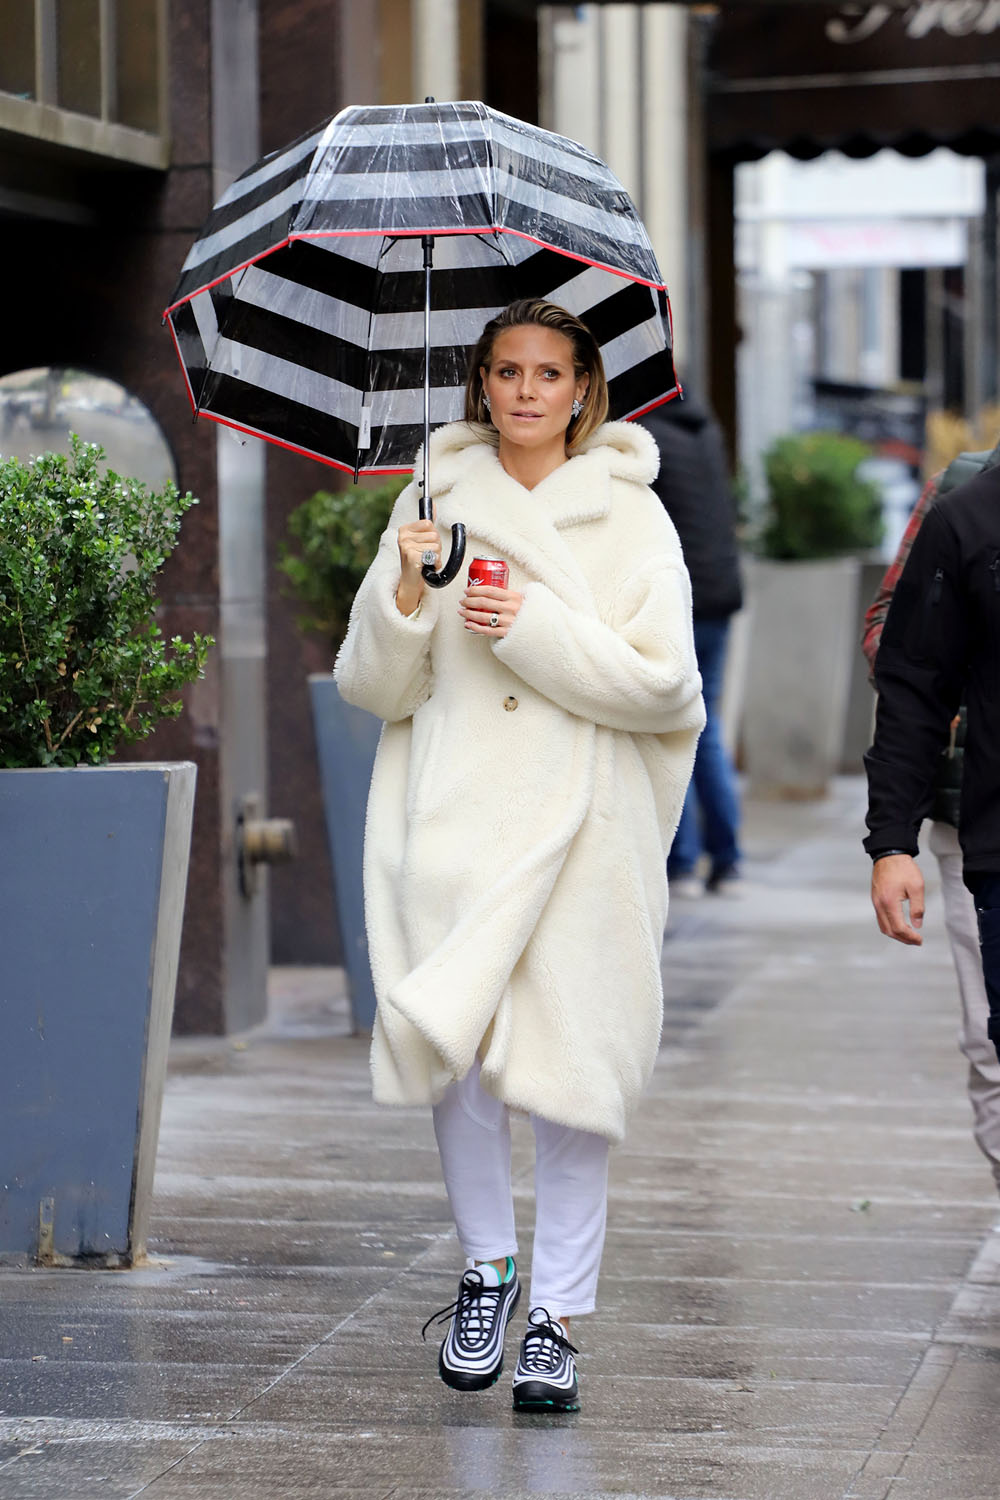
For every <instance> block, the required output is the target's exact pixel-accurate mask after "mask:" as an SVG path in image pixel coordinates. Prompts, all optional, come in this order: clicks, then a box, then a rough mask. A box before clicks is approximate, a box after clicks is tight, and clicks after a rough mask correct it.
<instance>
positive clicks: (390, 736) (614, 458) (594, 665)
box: [335, 422, 704, 1141]
mask: <svg viewBox="0 0 1000 1500" xmlns="http://www.w3.org/2000/svg"><path fill="white" fill-rule="evenodd" d="M490 433H491V429H486V428H482V427H479V426H475V425H470V424H467V423H465V422H457V423H454V424H452V425H450V426H447V427H443V428H440V429H439V430H438V431H437V432H436V433H434V435H433V436H432V438H431V481H432V484H433V487H434V493H435V506H436V522H437V524H438V527H439V529H440V530H441V531H442V535H443V536H445V537H446V535H447V529H448V527H449V526H450V524H451V522H452V521H455V520H461V521H464V522H465V524H466V526H467V528H468V536H469V547H468V554H467V555H468V557H469V558H470V559H471V558H473V557H477V556H483V557H495V558H503V559H504V560H505V561H506V562H507V563H508V564H509V566H510V587H511V588H512V589H517V590H520V591H522V592H523V595H524V602H523V604H522V606H521V609H520V611H519V613H518V616H517V619H516V620H515V622H514V624H513V626H512V628H511V629H510V631H509V632H508V634H507V636H506V637H505V638H504V639H499V638H491V637H486V636H482V635H477V634H475V633H473V632H471V631H467V630H465V628H464V626H463V623H462V619H461V617H460V615H459V613H458V604H459V601H460V592H461V587H462V583H461V582H460V581H457V582H456V584H455V586H453V587H451V588H446V589H442V590H440V591H438V590H433V589H427V590H425V592H424V596H423V600H422V604H421V608H420V610H419V611H418V613H417V614H416V616H415V617H411V618H404V616H403V615H401V614H400V613H399V611H398V610H397V608H396V605H395V598H394V596H395V590H396V586H397V584H398V582H399V554H398V550H397V545H396V532H397V530H398V528H399V527H400V526H401V525H403V524H404V523H405V522H407V521H409V520H411V519H412V518H413V517H414V516H415V515H416V510H417V504H416V493H417V492H416V489H415V487H414V485H412V484H411V485H409V486H408V487H407V488H406V489H405V490H404V491H403V493H402V495H401V496H400V497H399V500H398V502H397V504H396V507H395V509H394V511H393V514H392V517H391V519H390V521H389V526H388V528H387V530H386V532H385V534H384V535H383V537H382V540H381V544H380V547H379V550H378V554H377V555H376V558H375V560H374V562H373V563H372V565H371V568H370V569H369V571H368V574H367V576H366V577H365V580H364V582H363V583H362V585H361V588H360V589H359V591H358V595H357V598H356V600H355V603H354V608H353V611H352V613H351V622H350V628H349V630H348V633H347V637H346V639H345V641H344V644H343V647H342V648H341V651H340V653H339V656H338V659H337V664H336V667H335V675H336V680H337V683H338V685H339V688H340V692H341V694H342V696H343V697H344V698H345V699H347V701H348V702H349V703H355V704H358V705H360V706H361V707H362V708H366V709H369V710H370V711H371V712H372V713H374V714H377V715H378V716H379V717H380V718H382V719H384V720H385V727H384V729H383V731H382V737H381V740H380V742H379V749H378V754H377V757H376V761H375V770H374V774H373V777H372V783H371V792H370V795H369V801H368V821H367V832H366V841H365V910H366V921H367V926H368V938H369V951H370V954H371V960H372V975H373V978H374V981H375V991H376V995H377V997H378V1011H377V1016H376V1021H375V1030H374V1036H373V1041H372V1077H373V1084H374V1093H375V1098H376V1099H377V1100H378V1101H379V1102H381V1103H387V1104H416V1103H434V1102H436V1101H437V1100H438V1099H440V1097H441V1095H442V1093H443V1092H444V1090H445V1089H446V1088H447V1086H448V1085H449V1084H450V1083H451V1082H452V1081H453V1080H454V1079H456V1078H460V1077H462V1076H463V1075H464V1074H465V1073H466V1072H467V1071H468V1069H469V1067H470V1066H471V1064H472V1063H473V1062H474V1060H475V1058H476V1055H477V1053H478V1054H479V1056H480V1058H481V1060H482V1080H483V1084H484V1086H485V1087H486V1088H487V1089H488V1090H489V1091H490V1092H492V1093H493V1094H495V1095H496V1096H497V1097H498V1098H500V1099H502V1100H503V1101H504V1102H505V1103H506V1104H508V1105H510V1106H511V1107H513V1108H516V1109H521V1110H526V1111H528V1112H530V1113H534V1114H538V1115H541V1116H543V1117H544V1118H546V1119H549V1120H553V1121H555V1122H557V1123H559V1124H565V1125H570V1126H573V1127H575V1128H577V1129H581V1130H587V1131H593V1132H595V1133H598V1134H600V1135H603V1136H605V1137H607V1139H608V1140H610V1141H619V1140H620V1139H621V1138H622V1136H623V1134H624V1130H625V1124H626V1119H627V1116H628V1113H629V1110H630V1108H631V1107H632V1105H633V1104H634V1103H635V1101H636V1100H637V1098H638V1097H639V1094H640V1092H641V1091H642V1089H643V1087H644V1086H645V1084H646V1082H647V1080H648V1077H649V1074H650V1072H651V1070H652V1067H653V1063H654V1061H655V1058H656V1052H657V1048H658V1045H659V1035H660V1026H661V1019H662V983H661V976H660V949H661V943H662V937H663V927H664V922H665V920H666V912H667V883H666V873H665V862H666V856H667V851H668V849H669V847H670V843H671V840H672V838H673V834H674V830H675V828H676V825H677V822H678V819H679V817H680V812H681V806H682V804H683V800H684V793H685V790H686V788H687V784H688V780H689V777H690V774H691V766H692V763H693V760H694V751H695V745H696V742H697V739H698V734H699V732H700V730H701V728H702V726H703V724H704V708H703V705H702V699H701V680H700V678H699V675H698V668H697V663H696V660H695V653H694V641H693V636H692V626H691V598H690V589H689V585H688V578H687V573H686V571H685V568H684V563H683V560H682V556H681V549H680V544H679V543H678V540H677V534H676V532H675V531H674V528H673V525H672V524H671V522H670V520H669V519H668V518H667V516H666V514H665V512H664V510H663V507H662V506H661V504H660V502H659V500H658V499H657V498H656V496H655V495H654V494H653V492H652V491H651V490H650V489H649V488H648V485H649V482H650V480H651V479H653V478H654V477H655V475H656V472H657V468H658V464H659V455H658V452H657V449H656V445H655V443H654V442H653V439H652V438H651V437H650V435H649V434H648V433H647V432H646V431H645V430H644V429H643V428H641V427H636V426H634V425H632V424H631V423H625V422H613V423H607V424H605V425H604V426H603V427H601V428H599V429H598V430H597V431H596V432H595V433H594V434H593V435H592V436H591V438H590V439H589V440H588V441H587V443H586V444H585V445H584V449H583V451H582V452H580V453H579V454H578V455H577V456H576V457H574V458H572V459H570V460H569V461H568V462H566V463H565V464H563V465H562V466H561V467H560V468H558V469H556V470H555V471H554V472H553V473H552V474H550V475H548V477H547V478H546V479H544V480H543V481H542V483H541V484H539V485H537V486H536V487H535V488H534V489H533V490H527V489H525V488H524V487H523V486H522V485H520V484H519V483H518V482H517V481H516V480H515V479H513V478H511V477H510V475H508V474H507V473H506V471H505V470H504V469H503V468H502V466H501V464H500V460H499V457H498V454H497V450H496V447H495V446H494V444H493V442H492V441H491V440H490ZM492 436H493V438H494V439H495V433H494V434H492ZM421 468H422V461H421V460H419V459H418V464H417V469H418V471H419V470H420V469H421Z"/></svg>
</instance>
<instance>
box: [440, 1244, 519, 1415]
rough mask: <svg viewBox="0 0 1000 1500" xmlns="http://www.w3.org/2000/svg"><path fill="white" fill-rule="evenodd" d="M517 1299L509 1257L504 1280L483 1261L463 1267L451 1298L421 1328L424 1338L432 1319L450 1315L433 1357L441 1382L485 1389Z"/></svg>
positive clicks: (499, 1365)
mask: <svg viewBox="0 0 1000 1500" xmlns="http://www.w3.org/2000/svg"><path fill="white" fill-rule="evenodd" d="M520 1300H521V1283H520V1282H519V1281H518V1279H517V1267H516V1266H515V1264H514V1262H513V1261H512V1260H511V1258H510V1256H508V1257H507V1275H506V1278H505V1279H504V1280H503V1281H501V1280H500V1276H499V1274H498V1272H497V1269H496V1267H495V1266H492V1265H490V1264H489V1262H488V1261H487V1262H486V1263H485V1264H484V1265H481V1266H475V1267H473V1268H472V1269H471V1270H468V1271H466V1273H465V1275H464V1276H463V1277H462V1279H461V1281H460V1282H459V1283H458V1296H457V1297H456V1299H455V1301H454V1302H452V1303H450V1304H449V1306H448V1307H443V1308H442V1309H441V1311H440V1312H437V1313H435V1314H434V1316H433V1317H431V1318H428V1319H427V1322H426V1323H425V1324H424V1326H423V1329H422V1330H421V1334H422V1337H424V1338H426V1336H427V1330H428V1328H429V1327H430V1326H431V1324H432V1323H439V1322H443V1321H444V1320H445V1318H451V1326H450V1327H449V1329H448V1332H447V1334H446V1336H445V1340H444V1343H443V1344H442V1345H441V1352H440V1354H439V1355H438V1370H439V1371H440V1374H441V1379H442V1380H443V1381H444V1383H445V1385H450V1386H451V1387H452V1389H453V1390H456V1391H484V1390H486V1388H487V1386H491V1385H493V1383H494V1381H495V1380H496V1379H497V1377H498V1376H499V1374H500V1371H501V1370H502V1369H503V1336H504V1334H505V1333H506V1331H507V1324H508V1323H509V1322H510V1320H511V1318H512V1317H513V1316H514V1309H515V1308H516V1307H517V1304H518V1302H519V1301H520Z"/></svg>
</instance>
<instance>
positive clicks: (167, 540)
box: [0, 434, 213, 768]
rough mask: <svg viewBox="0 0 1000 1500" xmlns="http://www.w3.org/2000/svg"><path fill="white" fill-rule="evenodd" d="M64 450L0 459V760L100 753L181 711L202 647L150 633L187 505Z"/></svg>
mask: <svg viewBox="0 0 1000 1500" xmlns="http://www.w3.org/2000/svg"><path fill="white" fill-rule="evenodd" d="M104 457H105V455H104V452H103V450H102V449H101V448H99V447H98V446H97V445H96V444H94V443H84V442H82V441H81V439H80V438H78V437H77V436H76V434H73V435H72V456H71V457H70V458H69V459H67V458H66V457H65V456H64V455H62V454H57V453H43V454H42V455H41V456H40V457H37V458H34V459H32V460H31V461H30V462H28V463H23V462H22V461H21V460H20V459H16V458H6V459H0V766H2V767H6V768H11V767H19V766H75V765H79V764H80V763H81V762H86V763H90V764H95V765H96V764H100V763H101V762H103V761H106V760H107V759H108V757H109V756H110V755H112V754H113V753H114V751H115V750H117V749H118V748H119V746H121V745H124V744H128V743H129V742H131V741H134V740H140V739H144V738H145V737H146V736H147V735H148V734H149V733H150V732H151V731H152V729H153V727H154V725H155V724H156V723H157V722H158V721H159V720H160V719H162V718H167V717H174V716H176V715H177V714H179V713H180V711H181V701H180V698H179V696H178V694H179V691H180V689H181V688H182V687H183V685H184V684H185V683H187V682H192V681H193V680H194V679H195V678H196V677H199V676H201V673H202V670H203V668H204V664H205V657H206V655H207V652H208V649H209V647H210V646H211V645H212V644H213V643H212V640H211V638H210V637H208V636H200V635H196V636H195V637H194V640H193V641H190V642H187V641H183V640H181V639H180V637H179V636H175V637H174V638H173V639H172V640H171V641H170V643H169V648H170V649H169V650H168V645H167V642H166V641H165V640H164V639H163V635H162V632H161V631H160V629H159V627H158V625H157V623H156V615H155V611H156V606H157V600H156V599H155V597H154V593H153V585H154V580H155V576H156V574H157V572H158V571H159V569H160V568H161V567H162V565H163V563H164V561H165V559H166V558H167V557H168V555H169V554H170V552H171V551H172V550H173V548H174V546H175V544H176V542H177V536H178V532H179V530H180V524H181V517H182V516H183V514H184V512H185V511H186V510H187V509H188V508H189V506H191V505H194V504H195V503H196V502H195V500H194V498H193V496H191V495H183V496H181V495H179V494H178V492H177V488H176V486H175V485H173V484H167V485H166V486H165V487H164V488H163V489H162V490H160V491H155V492H154V491H150V490H149V489H148V488H147V486H146V485H144V484H140V483H139V482H138V481H134V480H131V479H122V478H120V477H119V476H118V475H117V474H114V473H112V472H110V471H108V472H106V473H103V474H102V473H101V471H100V469H99V467H98V465H99V463H100V462H101V461H102V460H103V459H104Z"/></svg>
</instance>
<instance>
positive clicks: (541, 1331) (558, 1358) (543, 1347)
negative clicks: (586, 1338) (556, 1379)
mask: <svg viewBox="0 0 1000 1500" xmlns="http://www.w3.org/2000/svg"><path fill="white" fill-rule="evenodd" d="M536 1311H537V1312H540V1313H544V1314H545V1321H544V1322H538V1323H534V1322H531V1321H530V1319H529V1322H528V1327H527V1329H526V1330H525V1334H524V1339H523V1342H522V1344H521V1366H522V1368H523V1369H525V1370H529V1371H530V1372H531V1373H532V1374H535V1375H551V1374H552V1372H553V1371H554V1370H558V1368H559V1366H560V1365H561V1364H562V1362H563V1358H564V1350H568V1351H569V1352H570V1354H579V1352H580V1351H579V1349H578V1348H577V1347H576V1345H575V1344H571V1343H570V1341H569V1339H568V1338H567V1337H566V1335H565V1333H564V1332H563V1330H562V1325H561V1324H559V1323H557V1322H556V1320H555V1318H553V1317H552V1315H551V1313H550V1312H549V1311H548V1309H547V1308H545V1307H539V1308H537V1309H535V1308H533V1309H532V1312H531V1317H532V1318H534V1316H535V1312H536Z"/></svg>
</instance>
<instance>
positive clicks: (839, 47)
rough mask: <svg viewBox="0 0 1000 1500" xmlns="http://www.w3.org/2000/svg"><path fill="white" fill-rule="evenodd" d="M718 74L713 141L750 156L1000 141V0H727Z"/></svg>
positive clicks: (713, 60) (986, 148)
mask: <svg viewBox="0 0 1000 1500" xmlns="http://www.w3.org/2000/svg"><path fill="white" fill-rule="evenodd" d="M708 72H709V90H710V92H711V94H712V95H713V98H712V102H711V106H710V108H709V111H708V115H707V125H708V134H709V142H710V145H711V146H712V147H713V149H716V150H724V151H732V152H734V153H735V154H736V155H737V156H742V157H744V158H750V157H753V156H760V155H762V154H763V153H764V151H766V150H768V149H771V148H772V147H774V146H778V145H782V144H784V143H786V142H787V143H788V148H789V149H792V150H794V151H795V152H796V153H797V154H801V155H804V156H805V155H809V154H815V153H816V151H817V150H822V149H825V148H827V147H840V149H843V150H848V151H852V152H853V153H854V154H858V155H864V154H865V152H866V150H868V149H876V148H877V147H878V146H880V145H896V144H898V145H899V146H900V148H901V149H903V150H910V151H914V152H917V153H918V154H919V152H921V151H926V150H929V149H930V148H931V147H932V146H933V145H935V144H939V143H942V144H951V145H954V146H955V147H956V149H959V150H964V151H969V152H971V153H973V154H983V155H987V154H993V153H995V152H998V151H1000V110H998V105H997V96H998V92H1000V0H912V3H911V4H902V5H899V4H891V3H889V0H878V3H855V4H839V5H822V4H817V5H812V4H810V5H804V4H799V5H780V4H774V3H772V4H769V5H758V4H754V3H731V4H729V5H726V4H721V5H720V6H719V9H718V12H717V16H716V20H715V22H714V26H713V30H712V34H711V42H710V47H709V57H708ZM866 143H867V144H866Z"/></svg>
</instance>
